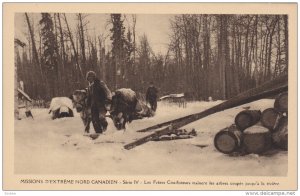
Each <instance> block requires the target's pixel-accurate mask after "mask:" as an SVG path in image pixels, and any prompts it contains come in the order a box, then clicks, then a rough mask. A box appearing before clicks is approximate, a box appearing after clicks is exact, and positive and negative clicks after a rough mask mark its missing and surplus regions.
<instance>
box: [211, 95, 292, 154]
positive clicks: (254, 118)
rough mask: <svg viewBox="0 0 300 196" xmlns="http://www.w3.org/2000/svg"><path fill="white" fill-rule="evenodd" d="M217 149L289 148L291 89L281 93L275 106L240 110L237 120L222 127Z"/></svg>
mask: <svg viewBox="0 0 300 196" xmlns="http://www.w3.org/2000/svg"><path fill="white" fill-rule="evenodd" d="M214 145H215V147H216V149H217V150H218V151H220V152H222V153H224V154H232V153H241V154H249V153H254V154H263V153H264V152H266V151H268V150H270V149H273V148H278V149H281V150H287V149H288V93H287V92H284V93H281V94H280V95H278V96H277V97H276V99H275V102H274V107H273V108H267V109H265V110H264V111H263V112H261V111H260V110H244V111H241V112H239V113H238V114H237V115H236V117H235V119H234V124H233V125H231V126H229V127H226V128H224V129H222V130H220V131H219V132H218V133H217V134H216V135H215V138H214Z"/></svg>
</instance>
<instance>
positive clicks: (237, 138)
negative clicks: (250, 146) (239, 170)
mask: <svg viewBox="0 0 300 196" xmlns="http://www.w3.org/2000/svg"><path fill="white" fill-rule="evenodd" d="M214 145H215V147H216V149H217V150H218V151H220V152H222V153H224V154H230V153H233V152H237V151H239V149H240V147H241V145H242V132H241V131H240V130H238V129H237V127H236V125H234V124H233V125H231V126H229V127H226V128H224V129H222V130H220V131H219V132H218V133H217V134H216V135H215V138H214Z"/></svg>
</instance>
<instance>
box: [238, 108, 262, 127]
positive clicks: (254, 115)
mask: <svg viewBox="0 0 300 196" xmlns="http://www.w3.org/2000/svg"><path fill="white" fill-rule="evenodd" d="M260 116H261V111H260V110H244V111H241V112H240V113H238V114H237V115H236V117H235V119H234V122H235V124H236V126H237V128H238V129H239V130H241V131H243V130H245V129H246V128H248V127H251V126H252V125H255V124H256V123H257V122H258V121H259V120H260Z"/></svg>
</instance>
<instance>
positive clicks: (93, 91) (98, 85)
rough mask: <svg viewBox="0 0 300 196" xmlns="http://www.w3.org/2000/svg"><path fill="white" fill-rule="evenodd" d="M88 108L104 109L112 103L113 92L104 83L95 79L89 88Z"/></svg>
mask: <svg viewBox="0 0 300 196" xmlns="http://www.w3.org/2000/svg"><path fill="white" fill-rule="evenodd" d="M88 95H89V96H88V101H87V104H88V106H91V107H98V108H103V107H104V106H105V104H107V103H110V102H111V92H110V90H109V89H108V87H107V86H106V84H105V83H104V82H103V81H100V80H98V79H95V81H94V82H93V83H91V84H90V85H89V87H88Z"/></svg>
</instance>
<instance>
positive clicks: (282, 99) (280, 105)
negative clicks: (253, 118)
mask: <svg viewBox="0 0 300 196" xmlns="http://www.w3.org/2000/svg"><path fill="white" fill-rule="evenodd" d="M274 108H275V109H276V110H277V111H278V112H287V111H288V92H284V93H281V94H279V95H278V96H277V97H276V99H275V102H274Z"/></svg>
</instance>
